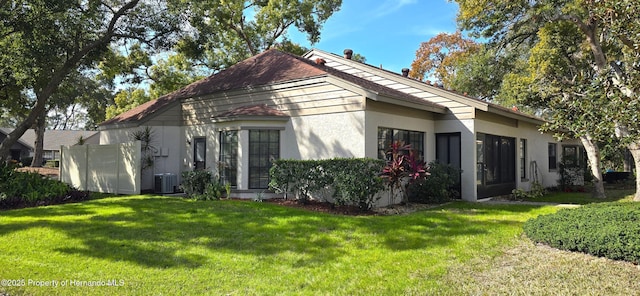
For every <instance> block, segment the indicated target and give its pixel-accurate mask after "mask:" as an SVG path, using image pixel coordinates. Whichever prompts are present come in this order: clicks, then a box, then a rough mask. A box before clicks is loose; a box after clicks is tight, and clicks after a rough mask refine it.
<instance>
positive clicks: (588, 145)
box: [580, 135, 607, 198]
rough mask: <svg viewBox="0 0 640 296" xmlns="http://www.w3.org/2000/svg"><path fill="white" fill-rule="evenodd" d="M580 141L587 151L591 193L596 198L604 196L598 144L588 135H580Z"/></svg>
mask: <svg viewBox="0 0 640 296" xmlns="http://www.w3.org/2000/svg"><path fill="white" fill-rule="evenodd" d="M580 141H582V146H584V149H585V151H586V152H587V158H588V159H589V166H590V167H591V175H592V176H593V181H592V182H593V191H592V192H591V194H592V196H593V197H596V198H606V197H607V196H606V195H605V192H604V183H603V182H602V168H601V167H600V149H598V145H597V144H596V143H594V141H593V139H592V138H591V136H590V135H586V136H582V137H580Z"/></svg>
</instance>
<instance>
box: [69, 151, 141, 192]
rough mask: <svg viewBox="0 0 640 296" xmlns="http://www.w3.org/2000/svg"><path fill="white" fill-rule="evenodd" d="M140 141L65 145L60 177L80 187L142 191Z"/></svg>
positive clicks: (97, 189)
mask: <svg viewBox="0 0 640 296" xmlns="http://www.w3.org/2000/svg"><path fill="white" fill-rule="evenodd" d="M140 148H141V143H140V141H135V142H130V143H121V144H113V145H82V146H62V147H61V149H60V152H61V156H60V180H61V181H62V182H65V183H67V184H69V185H71V186H73V187H75V188H78V189H79V190H88V191H93V192H104V193H116V194H140V187H141V185H140V179H141V177H140V175H141V169H140V159H141V149H140Z"/></svg>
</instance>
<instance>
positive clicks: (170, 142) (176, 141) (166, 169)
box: [100, 126, 184, 190]
mask: <svg viewBox="0 0 640 296" xmlns="http://www.w3.org/2000/svg"><path fill="white" fill-rule="evenodd" d="M143 128H144V127H132V128H124V129H108V130H101V131H100V144H101V145H107V144H118V143H128V142H131V137H130V134H131V133H132V132H135V131H137V130H140V129H143ZM150 128H151V130H152V132H153V137H152V143H151V146H153V148H154V151H155V153H154V165H153V166H152V167H151V168H149V169H146V170H144V171H143V172H142V177H141V180H142V181H141V182H142V186H141V188H142V190H149V189H153V185H154V184H153V182H154V180H153V175H155V174H160V173H173V174H176V175H178V179H179V178H180V173H181V172H182V166H181V160H182V159H183V157H184V156H183V147H181V145H183V144H182V143H184V140H183V139H184V132H183V128H182V127H180V126H150Z"/></svg>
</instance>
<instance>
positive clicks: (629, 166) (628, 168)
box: [622, 149, 633, 172]
mask: <svg viewBox="0 0 640 296" xmlns="http://www.w3.org/2000/svg"><path fill="white" fill-rule="evenodd" d="M622 155H623V157H622V162H623V163H624V167H623V169H622V171H624V172H633V156H631V153H630V152H629V149H624V152H623V154H622Z"/></svg>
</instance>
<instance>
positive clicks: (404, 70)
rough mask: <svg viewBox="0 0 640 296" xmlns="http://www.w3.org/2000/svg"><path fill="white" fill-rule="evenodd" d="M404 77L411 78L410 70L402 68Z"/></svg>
mask: <svg viewBox="0 0 640 296" xmlns="http://www.w3.org/2000/svg"><path fill="white" fill-rule="evenodd" d="M402 76H404V77H409V68H402Z"/></svg>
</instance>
